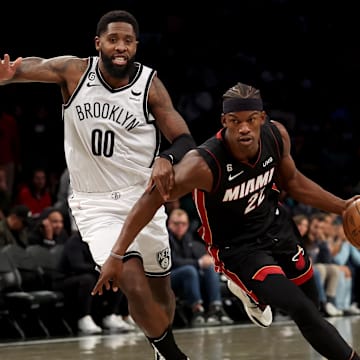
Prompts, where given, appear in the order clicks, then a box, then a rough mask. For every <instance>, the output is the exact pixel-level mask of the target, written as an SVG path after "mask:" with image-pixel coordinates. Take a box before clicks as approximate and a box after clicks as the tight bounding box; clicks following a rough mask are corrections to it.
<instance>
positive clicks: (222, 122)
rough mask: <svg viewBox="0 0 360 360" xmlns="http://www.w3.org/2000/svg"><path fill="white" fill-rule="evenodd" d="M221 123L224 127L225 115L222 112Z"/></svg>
mask: <svg viewBox="0 0 360 360" xmlns="http://www.w3.org/2000/svg"><path fill="white" fill-rule="evenodd" d="M221 125H222V126H223V127H226V115H225V114H224V113H221Z"/></svg>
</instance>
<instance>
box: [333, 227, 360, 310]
mask: <svg viewBox="0 0 360 360" xmlns="http://www.w3.org/2000/svg"><path fill="white" fill-rule="evenodd" d="M334 228H335V229H336V240H335V241H334V249H335V250H334V252H335V253H334V256H333V259H334V262H335V263H336V264H338V265H339V266H340V270H341V277H340V282H339V286H338V289H337V295H336V306H337V307H338V308H339V309H341V310H343V311H344V314H345V315H360V309H359V308H358V305H357V303H356V301H355V291H354V286H353V282H354V278H355V274H356V270H357V269H360V253H359V251H358V249H357V248H356V247H355V246H353V245H352V244H351V243H349V242H348V241H347V239H346V236H345V233H344V227H343V224H342V222H335V224H334Z"/></svg>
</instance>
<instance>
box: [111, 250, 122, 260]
mask: <svg viewBox="0 0 360 360" xmlns="http://www.w3.org/2000/svg"><path fill="white" fill-rule="evenodd" d="M110 256H112V257H113V258H115V259H117V260H124V257H125V255H119V254H116V253H114V252H112V251H111V252H110Z"/></svg>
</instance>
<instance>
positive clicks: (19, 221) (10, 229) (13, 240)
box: [0, 205, 32, 248]
mask: <svg viewBox="0 0 360 360" xmlns="http://www.w3.org/2000/svg"><path fill="white" fill-rule="evenodd" d="M31 220H32V218H31V212H30V210H29V208H28V207H27V206H25V205H16V206H14V207H13V208H11V210H10V212H9V215H8V216H6V217H5V218H4V219H2V220H0V247H1V246H5V245H7V244H18V245H20V246H21V247H23V248H25V247H26V246H27V245H28V233H27V228H28V226H29V223H30V222H31Z"/></svg>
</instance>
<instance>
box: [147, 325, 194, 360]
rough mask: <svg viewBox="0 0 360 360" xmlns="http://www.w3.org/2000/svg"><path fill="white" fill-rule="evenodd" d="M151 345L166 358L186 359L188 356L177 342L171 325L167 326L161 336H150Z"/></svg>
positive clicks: (171, 359)
mask: <svg viewBox="0 0 360 360" xmlns="http://www.w3.org/2000/svg"><path fill="white" fill-rule="evenodd" d="M148 340H149V341H150V343H151V345H152V346H153V347H154V348H155V349H156V350H157V351H158V352H159V353H160V354H161V355H162V356H163V357H164V358H165V359H169V360H186V359H187V356H186V355H185V354H184V353H183V352H182V351H181V350H180V349H179V348H178V346H177V345H176V343H175V339H174V335H173V333H172V329H171V327H169V328H167V329H166V330H165V332H164V334H162V335H161V336H160V337H158V338H150V337H148Z"/></svg>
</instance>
